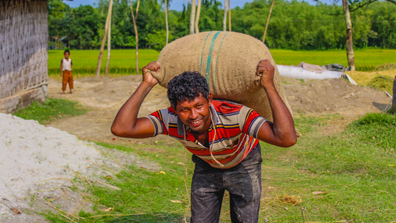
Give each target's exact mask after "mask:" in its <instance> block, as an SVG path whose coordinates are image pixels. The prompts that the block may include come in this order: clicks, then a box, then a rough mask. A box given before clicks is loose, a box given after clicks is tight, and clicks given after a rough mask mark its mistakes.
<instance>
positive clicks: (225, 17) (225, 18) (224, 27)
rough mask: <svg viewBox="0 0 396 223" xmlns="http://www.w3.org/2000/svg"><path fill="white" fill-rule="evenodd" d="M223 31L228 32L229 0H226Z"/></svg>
mask: <svg viewBox="0 0 396 223" xmlns="http://www.w3.org/2000/svg"><path fill="white" fill-rule="evenodd" d="M223 31H227V0H224V19H223Z"/></svg>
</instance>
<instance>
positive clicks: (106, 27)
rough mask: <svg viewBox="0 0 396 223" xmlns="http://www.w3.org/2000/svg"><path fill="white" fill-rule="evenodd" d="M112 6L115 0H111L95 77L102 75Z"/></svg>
mask: <svg viewBox="0 0 396 223" xmlns="http://www.w3.org/2000/svg"><path fill="white" fill-rule="evenodd" d="M112 8H113V0H110V4H109V11H108V13H107V19H106V24H105V30H104V34H103V39H102V45H100V51H99V57H98V65H97V66H96V74H95V77H99V76H100V67H101V66H102V57H103V50H104V46H105V43H106V36H107V35H106V34H107V32H108V29H109V16H111V9H112Z"/></svg>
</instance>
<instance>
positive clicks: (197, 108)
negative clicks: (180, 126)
mask: <svg viewBox="0 0 396 223" xmlns="http://www.w3.org/2000/svg"><path fill="white" fill-rule="evenodd" d="M211 103H212V94H210V93H209V101H208V100H206V98H205V97H203V96H202V94H199V97H196V98H194V100H192V101H189V100H185V101H178V102H177V105H176V109H175V110H176V113H177V115H178V116H179V118H180V120H181V121H182V122H183V123H184V124H185V125H187V126H188V127H190V129H191V130H192V131H194V132H196V133H198V134H202V133H205V132H206V131H207V130H208V129H209V126H210V124H211V119H210V112H209V109H210V104H211Z"/></svg>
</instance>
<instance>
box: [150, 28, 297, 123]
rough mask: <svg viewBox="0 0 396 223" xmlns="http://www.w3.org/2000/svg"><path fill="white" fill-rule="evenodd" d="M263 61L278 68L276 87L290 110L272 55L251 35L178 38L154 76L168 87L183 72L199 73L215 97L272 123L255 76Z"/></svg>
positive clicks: (164, 51)
mask: <svg viewBox="0 0 396 223" xmlns="http://www.w3.org/2000/svg"><path fill="white" fill-rule="evenodd" d="M263 59H268V60H269V61H270V62H271V63H272V65H273V66H275V76H274V83H275V88H276V90H277V91H278V93H279V95H280V96H281V98H282V99H283V100H284V102H285V103H286V105H287V107H288V108H289V110H290V111H291V109H290V106H289V104H288V103H287V100H286V97H285V94H284V91H283V87H282V82H281V79H280V76H279V72H278V69H277V68H276V65H275V62H274V60H273V59H272V56H271V53H270V52H269V50H268V48H267V47H266V46H265V45H264V44H263V43H262V42H261V41H260V40H258V39H256V38H254V37H252V36H249V35H245V34H241V33H236V32H222V31H212V32H203V33H198V34H193V35H189V36H185V37H182V38H180V39H177V40H175V41H173V42H172V43H170V44H168V45H167V46H165V47H164V48H163V49H162V51H161V53H160V55H159V57H158V62H159V63H160V65H161V69H160V72H158V73H154V72H153V73H152V75H153V76H154V77H155V78H156V79H158V81H159V84H160V85H161V86H163V87H167V85H168V82H169V81H170V80H171V79H172V78H174V77H175V76H177V75H179V74H181V73H183V72H184V71H198V72H200V73H201V74H202V75H203V76H204V77H206V80H207V82H208V84H209V89H210V92H212V94H213V96H214V98H218V99H225V100H230V101H234V102H238V103H240V104H243V105H245V106H248V107H250V108H253V109H254V110H256V111H257V112H258V113H260V115H262V116H263V117H265V118H266V119H268V120H271V121H272V120H273V119H272V112H271V108H270V105H269V102H268V97H267V95H266V93H265V91H264V89H263V88H262V87H261V85H260V79H261V77H260V76H258V75H256V69H257V65H258V63H259V61H260V60H263Z"/></svg>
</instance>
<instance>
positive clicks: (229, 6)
mask: <svg viewBox="0 0 396 223" xmlns="http://www.w3.org/2000/svg"><path fill="white" fill-rule="evenodd" d="M228 31H231V0H228Z"/></svg>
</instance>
